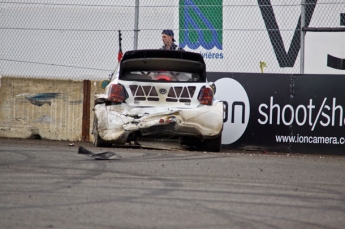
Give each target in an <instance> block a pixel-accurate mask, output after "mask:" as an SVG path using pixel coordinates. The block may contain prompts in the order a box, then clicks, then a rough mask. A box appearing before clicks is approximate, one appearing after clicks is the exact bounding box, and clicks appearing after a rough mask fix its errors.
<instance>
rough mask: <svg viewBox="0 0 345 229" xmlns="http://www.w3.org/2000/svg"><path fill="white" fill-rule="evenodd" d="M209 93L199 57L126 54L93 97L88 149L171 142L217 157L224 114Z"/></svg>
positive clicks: (211, 87)
mask: <svg viewBox="0 0 345 229" xmlns="http://www.w3.org/2000/svg"><path fill="white" fill-rule="evenodd" d="M214 93H215V85H214V84H213V83H208V82H207V80H206V66H205V62H204V60H203V58H202V56H201V55H200V54H199V53H193V52H186V51H173V50H135V51H128V52H126V53H125V54H124V56H123V58H122V60H121V62H120V68H119V71H118V72H117V74H116V75H115V76H114V77H113V79H111V81H110V82H109V84H108V85H107V86H106V87H105V92H104V94H97V95H95V97H96V99H95V107H94V111H95V114H94V124H93V130H92V134H93V136H94V144H95V145H96V146H111V145H115V146H121V145H126V144H127V145H128V144H133V143H134V144H135V145H141V144H140V142H143V141H152V142H156V143H157V144H158V142H159V143H162V142H172V141H176V142H178V143H180V145H181V146H183V147H185V148H186V149H192V150H202V151H213V152H219V151H220V150H221V138H222V130H223V123H224V122H225V121H226V120H227V110H228V109H227V103H226V102H224V101H221V100H218V99H215V98H214ZM153 148H154V144H153Z"/></svg>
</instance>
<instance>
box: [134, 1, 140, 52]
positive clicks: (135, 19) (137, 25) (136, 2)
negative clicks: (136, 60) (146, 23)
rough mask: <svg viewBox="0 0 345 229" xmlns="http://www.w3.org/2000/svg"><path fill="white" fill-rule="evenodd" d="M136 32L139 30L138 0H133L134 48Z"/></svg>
mask: <svg viewBox="0 0 345 229" xmlns="http://www.w3.org/2000/svg"><path fill="white" fill-rule="evenodd" d="M138 32H139V0H135V13H134V47H133V49H134V50H137V49H138Z"/></svg>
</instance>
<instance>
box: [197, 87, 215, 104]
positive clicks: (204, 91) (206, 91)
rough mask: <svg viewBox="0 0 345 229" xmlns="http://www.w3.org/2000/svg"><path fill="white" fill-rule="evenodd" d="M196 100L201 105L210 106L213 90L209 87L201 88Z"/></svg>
mask: <svg viewBox="0 0 345 229" xmlns="http://www.w3.org/2000/svg"><path fill="white" fill-rule="evenodd" d="M198 100H199V102H200V103H201V104H204V105H212V100H213V90H212V89H211V88H209V87H203V88H201V90H200V92H199V96H198Z"/></svg>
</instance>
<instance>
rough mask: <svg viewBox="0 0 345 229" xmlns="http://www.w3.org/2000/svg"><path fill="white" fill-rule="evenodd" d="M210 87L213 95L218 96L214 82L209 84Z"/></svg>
mask: <svg viewBox="0 0 345 229" xmlns="http://www.w3.org/2000/svg"><path fill="white" fill-rule="evenodd" d="M208 85H209V86H210V87H211V88H212V90H213V94H214V95H215V94H216V85H215V84H214V83H213V82H209V83H208Z"/></svg>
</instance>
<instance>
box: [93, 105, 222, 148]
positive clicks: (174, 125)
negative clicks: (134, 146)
mask: <svg viewBox="0 0 345 229" xmlns="http://www.w3.org/2000/svg"><path fill="white" fill-rule="evenodd" d="M95 116H96V117H97V120H98V122H97V123H95V124H94V125H97V129H98V134H99V136H100V137H101V138H102V139H103V140H104V141H109V142H113V143H115V144H116V143H119V144H121V143H124V142H125V141H126V140H127V138H128V137H129V136H131V135H132V134H138V133H139V134H140V135H141V136H153V135H161V136H171V137H178V136H192V137H197V138H200V139H208V138H214V137H216V136H218V135H219V134H220V133H221V132H222V128H223V119H224V105H223V102H222V101H215V102H214V104H213V105H212V106H200V107H197V108H193V109H179V108H168V107H161V108H150V107H144V108H130V107H128V106H127V105H126V104H119V105H111V106H106V105H105V104H97V105H96V106H95Z"/></svg>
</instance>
